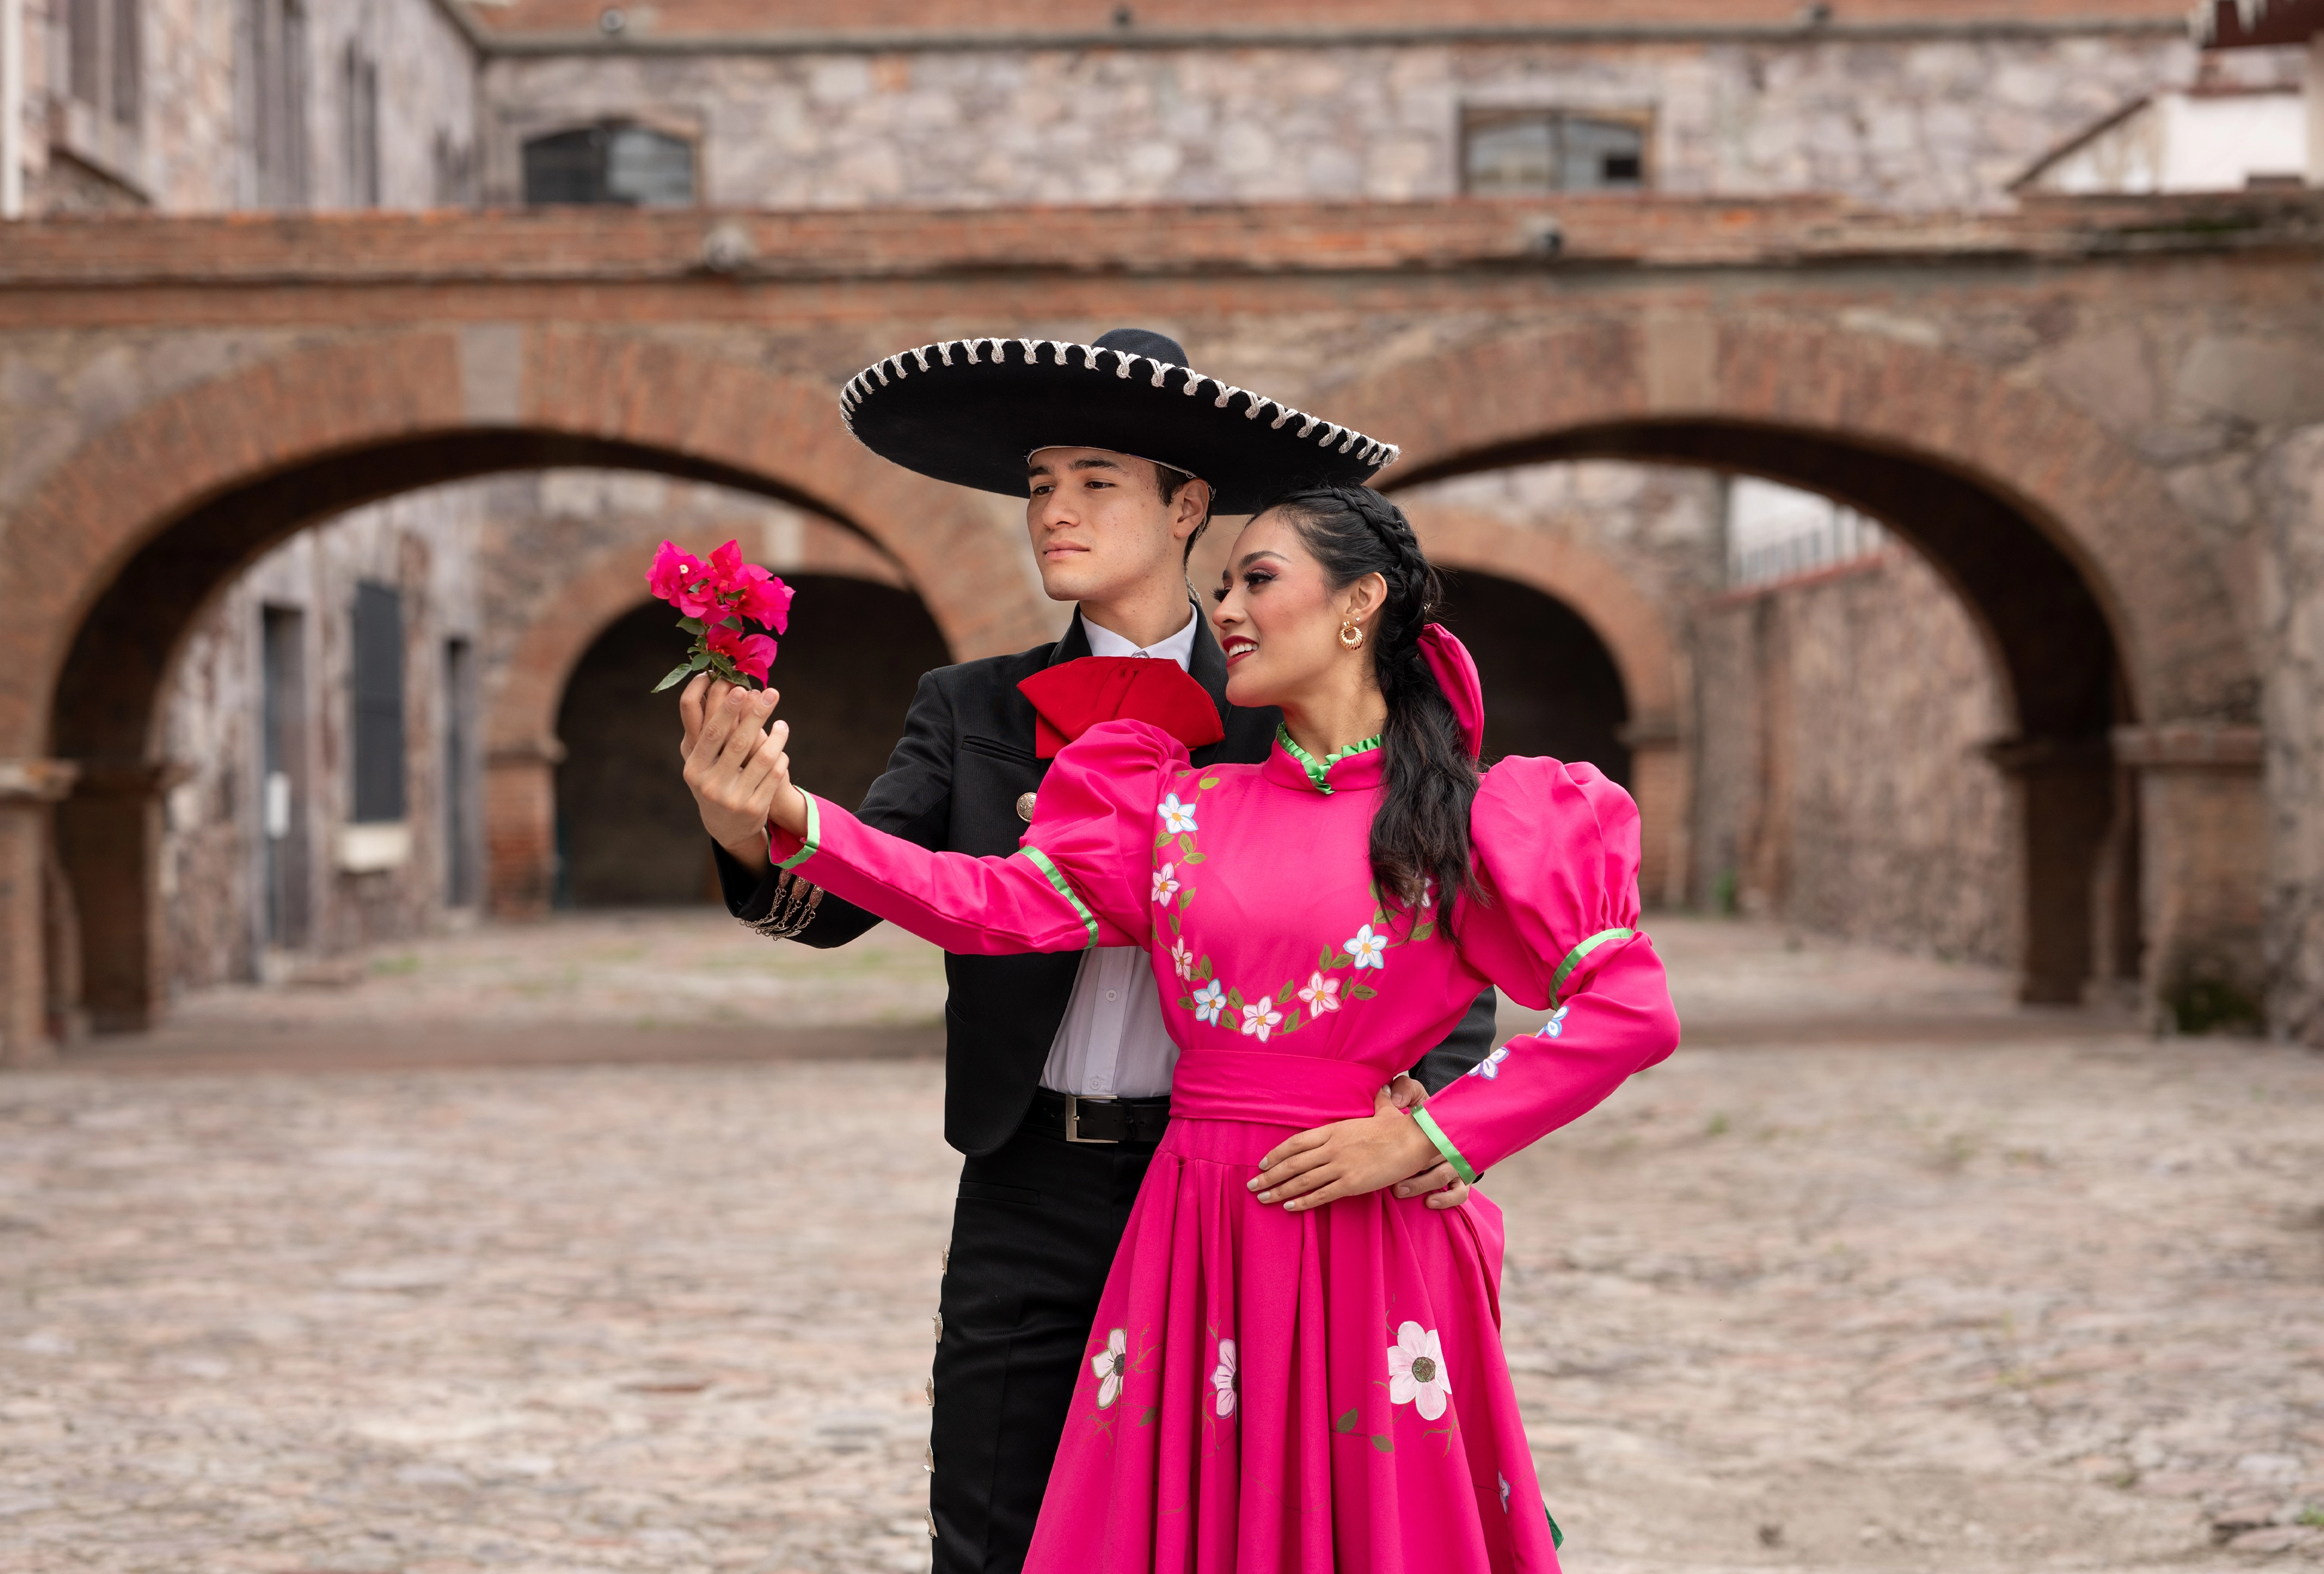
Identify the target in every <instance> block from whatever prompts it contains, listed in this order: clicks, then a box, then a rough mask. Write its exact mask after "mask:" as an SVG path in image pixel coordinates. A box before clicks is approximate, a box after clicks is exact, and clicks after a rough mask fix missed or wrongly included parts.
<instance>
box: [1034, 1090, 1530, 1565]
mask: <svg viewBox="0 0 2324 1574" xmlns="http://www.w3.org/2000/svg"><path fill="white" fill-rule="evenodd" d="M1223 1058H1224V1057H1222V1059H1223ZM1208 1059H1210V1057H1208V1056H1202V1057H1197V1056H1193V1055H1189V1056H1187V1057H1185V1058H1182V1060H1181V1062H1180V1068H1181V1069H1180V1076H1179V1079H1178V1080H1179V1084H1180V1091H1179V1092H1177V1093H1174V1096H1173V1102H1174V1104H1175V1105H1177V1106H1179V1108H1180V1109H1181V1110H1184V1111H1185V1113H1181V1114H1179V1115H1177V1116H1176V1117H1175V1118H1174V1119H1173V1120H1172V1122H1171V1125H1170V1129H1169V1132H1168V1134H1167V1135H1166V1136H1165V1137H1164V1139H1163V1142H1162V1144H1161V1147H1160V1150H1159V1151H1158V1152H1157V1154H1156V1155H1155V1159H1154V1164H1153V1167H1152V1169H1150V1170H1149V1171H1148V1172H1147V1176H1146V1183H1145V1186H1144V1188H1143V1189H1142V1190H1140V1191H1139V1197H1138V1202H1137V1206H1136V1208H1134V1209H1133V1210H1132V1212H1131V1214H1130V1227H1129V1230H1128V1232H1127V1233H1126V1234H1125V1235H1124V1236H1123V1237H1122V1243H1121V1250H1120V1254H1119V1255H1117V1256H1116V1257H1115V1258H1114V1262H1113V1269H1112V1272H1111V1274H1110V1275H1109V1276H1108V1278H1107V1280H1106V1287H1105V1294H1104V1296H1103V1298H1102V1301H1100V1303H1099V1310H1098V1315H1097V1321H1096V1324H1095V1326H1094V1328H1093V1329H1092V1330H1091V1337H1090V1343H1089V1347H1088V1359H1087V1361H1086V1362H1085V1364H1084V1366H1083V1369H1082V1374H1081V1379H1080V1382H1079V1383H1078V1384H1076V1386H1075V1388H1074V1400H1073V1408H1072V1410H1071V1411H1070V1412H1069V1413H1068V1415H1067V1417H1066V1421H1065V1435H1064V1438H1063V1440H1061V1442H1060V1443H1059V1445H1058V1449H1057V1458H1056V1468H1055V1469H1054V1470H1053V1471H1052V1472H1051V1474H1050V1477H1049V1486H1048V1493H1047V1496H1046V1497H1045V1498H1044V1499H1043V1500H1042V1505H1041V1518H1040V1523H1039V1525H1038V1527H1037V1529H1036V1531H1035V1532H1034V1535H1033V1547H1032V1552H1031V1555H1030V1557H1029V1558H1028V1560H1027V1563H1026V1569H1027V1570H1028V1574H1092V1571H1102V1574H1133V1571H1135V1574H1144V1571H1146V1570H1170V1571H1180V1570H1199V1571H1201V1574H1277V1571H1282V1574H1293V1571H1296V1574H1359V1571H1362V1574H1471V1571H1474V1574H1485V1571H1486V1570H1492V1571H1493V1574H1502V1571H1504V1570H1526V1571H1529V1574H1530V1571H1554V1570H1555V1569H1557V1566H1558V1563H1557V1553H1556V1551H1555V1550H1554V1542H1553V1538H1552V1534H1551V1528H1550V1522H1549V1519H1548V1516H1547V1515H1546V1514H1545V1512H1544V1508H1543V1505H1542V1497H1541V1488H1540V1486H1539V1484H1538V1482H1537V1481H1536V1480H1535V1476H1534V1468H1533V1455H1532V1451H1531V1449H1529V1448H1528V1447H1527V1446H1526V1435H1525V1428H1524V1425H1523V1424H1522V1422H1521V1421H1519V1419H1518V1415H1517V1393H1516V1391H1515V1389H1514V1388H1513V1387H1512V1386H1511V1384H1510V1381H1509V1373H1508V1363H1507V1361H1506V1360H1505V1359H1504V1358H1503V1356H1502V1353H1501V1338H1500V1307H1499V1282H1500V1260H1501V1222H1500V1210H1499V1208H1495V1207H1494V1206H1493V1205H1492V1204H1491V1203H1490V1202H1488V1201H1486V1200H1485V1199H1483V1198H1482V1197H1480V1196H1477V1195H1475V1194H1473V1193H1472V1194H1471V1198H1470V1200H1469V1201H1468V1202H1467V1203H1466V1204H1465V1205H1463V1206H1462V1207H1461V1208H1451V1209H1441V1210H1440V1209H1432V1208H1429V1207H1427V1205H1426V1200H1425V1199H1423V1198H1418V1197H1415V1198H1410V1199H1401V1200H1399V1199H1397V1197H1396V1196H1395V1194H1394V1193H1393V1192H1392V1191H1388V1190H1382V1191H1378V1192H1374V1193H1372V1194H1370V1195H1369V1196H1366V1197H1356V1198H1348V1199H1342V1200H1341V1201H1338V1202H1334V1203H1332V1204H1330V1205H1329V1206H1327V1207H1325V1208H1322V1209H1319V1210H1317V1211H1315V1212H1313V1213H1288V1214H1287V1213H1286V1212H1284V1210H1283V1209H1282V1208H1281V1207H1280V1206H1279V1205H1278V1206H1275V1207H1267V1206H1263V1205H1262V1204H1260V1203H1259V1201H1258V1200H1256V1199H1254V1198H1253V1197H1252V1195H1251V1194H1250V1191H1248V1190H1246V1189H1245V1184H1244V1183H1245V1182H1246V1181H1248V1180H1250V1178H1251V1177H1252V1176H1253V1175H1255V1174H1257V1173H1258V1161H1259V1157H1260V1155H1262V1154H1264V1153H1266V1152H1267V1151H1268V1149H1270V1148H1272V1147H1274V1146H1275V1145H1276V1144H1277V1143H1279V1142H1281V1141H1282V1140H1283V1139H1284V1138H1286V1136H1289V1135H1291V1134H1294V1133H1295V1132H1297V1131H1301V1130H1305V1129H1306V1128H1307V1127H1308V1126H1310V1125H1316V1124H1320V1122H1319V1121H1318V1120H1316V1119H1313V1118H1306V1117H1307V1116H1312V1115H1314V1113H1315V1111H1314V1110H1312V1109H1308V1110H1296V1109H1294V1110H1286V1107H1285V1104H1284V1103H1283V1102H1279V1101H1276V1100H1273V1099H1268V1102H1270V1103H1273V1105H1274V1113H1275V1115H1276V1119H1275V1120H1271V1121H1253V1120H1248V1119H1215V1118H1203V1117H1201V1116H1199V1115H1195V1114H1194V1111H1193V1110H1187V1109H1186V1107H1185V1106H1186V1104H1188V1103H1192V1104H1193V1105H1194V1107H1195V1108H1196V1109H1199V1108H1201V1107H1203V1105H1204V1104H1205V1103H1213V1102H1215V1103H1218V1104H1227V1105H1230V1106H1239V1107H1238V1112H1239V1113H1240V1109H1246V1108H1250V1105H1251V1104H1252V1103H1255V1102H1257V1100H1250V1099H1245V1098H1237V1099H1234V1100H1231V1101H1228V1100H1218V1101H1208V1100H1204V1099H1203V1097H1202V1091H1201V1084H1202V1083H1203V1082H1204V1081H1205V1080H1207V1079H1205V1078H1204V1077H1203V1075H1202V1072H1203V1070H1204V1069H1205V1068H1201V1067H1190V1066H1189V1065H1188V1062H1189V1061H1192V1060H1208ZM1232 1059H1233V1060H1235V1061H1237V1062H1239V1065H1238V1066H1237V1068H1236V1069H1238V1070H1239V1071H1241V1072H1243V1073H1245V1074H1246V1075H1247V1074H1248V1072H1249V1070H1250V1062H1251V1061H1253V1060H1259V1061H1266V1062H1278V1063H1279V1062H1284V1061H1290V1060H1294V1059H1296V1058H1295V1057H1289V1056H1274V1055H1259V1056H1250V1057H1244V1056H1235V1057H1232ZM1330 1064H1331V1063H1329V1062H1325V1063H1323V1065H1330ZM1307 1066H1308V1067H1309V1068H1315V1069H1321V1068H1320V1067H1318V1063H1317V1062H1314V1061H1308V1062H1307ZM1268 1069H1272V1070H1279V1071H1280V1072H1282V1073H1285V1074H1286V1079H1291V1078H1298V1079H1300V1080H1305V1077H1303V1076H1301V1074H1300V1070H1299V1068H1297V1067H1295V1066H1291V1065H1281V1064H1278V1065H1277V1066H1274V1067H1270V1068H1268ZM1333 1069H1334V1070H1338V1069H1341V1068H1338V1067H1333ZM1346 1069H1348V1070H1353V1069H1354V1068H1346ZM1190 1070H1191V1071H1193V1072H1194V1073H1195V1074H1194V1076H1192V1077H1190V1076H1189V1075H1188V1072H1189V1071H1190ZM1261 1080H1262V1081H1266V1080H1274V1079H1273V1078H1262V1079H1261ZM1324 1080H1331V1079H1330V1078H1328V1077H1327V1078H1325V1079H1324ZM1190 1084H1193V1086H1190ZM1187 1095H1192V1096H1193V1097H1191V1098H1188V1097H1186V1096H1187ZM1262 1096H1263V1095H1262ZM1346 1097H1347V1093H1346V1090H1345V1089H1342V1090H1339V1091H1338V1095H1337V1097H1333V1099H1332V1100H1331V1102H1332V1103H1333V1105H1334V1106H1336V1105H1337V1104H1340V1103H1343V1102H1345V1101H1346ZM1364 1106H1365V1109H1366V1110H1367V1111H1368V1110H1369V1097H1365V1099H1364ZM1254 1112H1255V1111H1254ZM1351 1113H1353V1112H1352V1111H1350V1110H1346V1109H1341V1110H1339V1112H1338V1113H1337V1114H1330V1113H1325V1114H1323V1116H1322V1118H1323V1119H1337V1118H1344V1117H1345V1116H1347V1115H1348V1114H1351ZM1286 1114H1288V1115H1291V1116H1293V1117H1294V1118H1296V1119H1299V1120H1300V1121H1301V1124H1299V1125H1281V1124H1278V1122H1279V1121H1280V1120H1281V1119H1282V1118H1283V1117H1284V1116H1285V1115H1286ZM1190 1116H1191V1117H1190Z"/></svg>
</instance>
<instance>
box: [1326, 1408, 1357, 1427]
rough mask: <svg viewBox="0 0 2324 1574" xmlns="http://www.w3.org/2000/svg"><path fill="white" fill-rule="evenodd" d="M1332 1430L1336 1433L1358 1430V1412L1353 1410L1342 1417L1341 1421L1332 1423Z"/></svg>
mask: <svg viewBox="0 0 2324 1574" xmlns="http://www.w3.org/2000/svg"><path fill="white" fill-rule="evenodd" d="M1332 1430H1333V1431H1335V1432H1351V1431H1354V1430H1356V1412H1354V1411H1352V1410H1351V1411H1349V1412H1348V1413H1347V1414H1345V1415H1343V1416H1342V1417H1341V1418H1340V1419H1339V1420H1337V1421H1333V1423H1332Z"/></svg>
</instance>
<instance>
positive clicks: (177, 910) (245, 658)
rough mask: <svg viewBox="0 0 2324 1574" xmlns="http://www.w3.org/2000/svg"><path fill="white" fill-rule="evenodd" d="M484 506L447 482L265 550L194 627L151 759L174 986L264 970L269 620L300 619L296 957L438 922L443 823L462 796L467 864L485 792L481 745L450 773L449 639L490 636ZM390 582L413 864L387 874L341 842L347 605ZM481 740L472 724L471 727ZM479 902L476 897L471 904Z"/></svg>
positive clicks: (346, 794) (347, 802)
mask: <svg viewBox="0 0 2324 1574" xmlns="http://www.w3.org/2000/svg"><path fill="white" fill-rule="evenodd" d="M480 501H481V499H480V497H479V495H478V494H477V493H476V492H475V490H474V489H472V488H466V487H441V488H435V489H431V490H429V491H424V492H417V493H411V494H408V495H404V496H402V497H398V498H394V499H392V500H390V501H388V502H385V503H381V504H376V505H372V506H369V507H365V508H362V509H358V510H355V512H353V513H351V514H345V515H342V516H341V517H339V518H337V519H336V520H333V521H331V522H330V523H326V524H323V525H320V526H318V527H317V528H315V529H313V530H309V531H307V532H303V533H301V534H300V535H298V536H296V537H294V538H293V539H292V540H291V541H289V542H285V543H284V544H283V545H281V547H278V548H276V549H275V550H274V551H272V552H269V553H268V554H267V555H266V556H265V557H264V558H263V559H261V560H259V561H258V562H257V563H256V564H254V565H253V566H252V568H251V569H249V570H248V571H247V572H246V573H244V575H242V576H241V577H240V578H239V579H236V580H235V582H234V583H233V584H232V585H230V586H229V587H228V588H226V591H225V592H224V594H223V595H221V596H220V597H218V599H217V604H216V605H215V606H213V607H212V608H211V609H210V611H209V613H208V616H205V617H204V618H203V619H202V621H201V623H200V625H198V627H197V628H196V630H195V631H194V633H193V634H192V636H191V637H190V639H189V641H188V642H187V644H186V647H185V649H184V651H183V653H182V654H181V655H180V659H179V661H178V663H177V665H176V669H175V671H174V673H173V675H172V679H171V684H170V687H169V690H168V693H167V697H166V699H164V702H163V706H162V712H161V714H162V722H161V726H162V738H163V741H162V752H163V756H164V758H165V759H166V760H167V761H168V762H170V765H169V769H170V772H171V777H172V779H173V781H174V785H172V786H171V789H170V791H169V793H168V797H167V799H166V800H165V818H166V829H165V832H164V838H163V842H162V855H161V895H162V905H163V909H164V913H165V917H166V921H167V923H168V927H169V946H168V954H169V958H170V977H171V985H172V986H173V987H175V988H180V989H182V988H188V987H197V986H203V985H208V984H216V983H221V982H226V981H229V980H246V979H250V978H254V977H259V976H260V975H261V974H262V973H263V972H265V971H266V970H267V968H268V966H269V963H268V951H269V949H270V946H269V937H268V924H267V916H266V910H267V902H268V892H267V873H266V860H267V856H268V855H267V845H268V841H269V839H270V838H268V836H267V833H266V827H265V823H264V822H265V816H266V812H267V811H266V805H265V795H266V792H267V788H266V783H265V771H264V767H263V758H262V753H261V751H262V748H263V743H262V739H261V726H262V722H261V711H262V707H263V703H264V699H263V681H264V680H263V671H262V662H263V652H262V641H263V634H262V626H263V619H264V617H265V615H266V612H267V609H269V608H275V609H283V610H291V611H295V612H297V613H299V614H300V621H301V624H302V625H303V626H302V633H303V639H302V641H301V647H302V657H303V660H302V663H301V664H302V666H303V673H302V678H303V681H301V682H300V684H299V685H298V692H299V694H300V706H299V709H300V712H301V713H302V715H303V726H302V727H300V729H299V731H300V733H302V734H303V747H302V748H300V749H299V750H298V751H297V755H296V757H295V758H294V759H292V760H291V761H289V762H286V763H287V764H290V766H291V769H290V771H289V772H288V773H287V774H288V775H289V776H290V777H291V781H292V782H294V783H295V787H294V794H295V796H294V798H293V800H292V801H291V808H292V815H291V822H290V823H291V829H290V832H289V835H288V836H286V837H284V838H280V839H281V841H282V842H283V843H285V844H288V845H286V846H284V847H282V848H281V853H280V856H283V857H284V858H286V859H287V860H288V862H287V863H286V866H285V867H286V869H287V870H289V871H290V872H291V878H292V879H293V880H294V881H295V882H296V884H298V886H299V887H300V889H299V890H298V891H297V892H296V893H293V894H291V901H292V902H293V903H296V904H297V908H298V910H299V911H300V912H302V913H303V918H302V919H301V920H298V921H293V924H292V927H291V940H292V944H291V946H290V947H289V948H286V949H295V950H300V951H306V950H312V951H316V952H320V953H324V954H328V953H331V952H336V951H341V950H345V949H348V948H350V947H353V946H358V945H362V944H365V943H367V942H370V941H374V940H384V939H389V938H392V937H396V936H401V935H408V934H415V933H421V932H425V931H428V930H429V929H432V928H435V927H438V926H439V925H440V924H441V923H442V922H443V921H444V914H445V912H446V910H447V894H448V893H447V883H448V880H449V870H450V864H451V858H452V856H453V850H452V848H451V847H450V846H449V845H448V843H447V836H448V834H449V828H450V825H451V822H452V819H453V816H452V815H451V814H450V812H449V810H450V805H449V803H448V802H447V794H448V793H450V792H461V793H463V794H465V795H466V800H467V801H466V804H465V805H464V806H463V809H464V812H463V814H462V815H461V817H460V818H461V819H463V821H464V822H465V824H466V826H467V827H469V828H470V830H469V835H470V837H471V838H472V845H471V846H470V847H468V848H467V849H466V855H465V856H466V857H468V858H470V859H472V860H474V859H475V858H477V857H478V856H479V855H480V851H481V848H480V846H478V845H475V843H474V838H475V830H474V828H475V824H476V819H475V798H476V795H477V792H478V780H477V777H476V772H475V755H474V752H473V748H474V745H473V744H472V745H471V755H470V761H471V769H470V772H469V776H468V779H467V780H466V781H465V782H449V781H447V770H446V755H445V743H446V736H447V722H448V720H449V718H448V716H447V672H446V665H445V663H446V660H447V657H446V643H447V641H450V640H456V639H457V640H465V641H467V642H469V643H470V646H471V648H472V649H473V648H474V646H475V641H476V638H477V635H478V633H479V631H480V629H481V628H482V627H483V626H484V617H483V614H482V606H483V602H482V598H481V597H480V596H479V594H478V586H477V583H476V574H475V561H476V551H475V547H476V540H477V536H478V534H479V532H481V530H482V528H483V514H482V511H481V509H480V507H479V506H478V505H479V503H480ZM361 580H369V581H374V582H377V583H381V584H385V585H389V586H392V587H394V588H396V589H397V591H398V592H399V593H400V595H401V607H402V615H403V634H404V641H403V655H404V671H403V689H404V702H405V710H404V738H405V773H404V796H405V802H406V811H405V818H404V819H403V821H402V823H403V825H404V826H405V827H406V828H408V832H409V847H408V852H407V854H406V856H403V857H401V859H400V860H398V861H397V863H396V866H394V867H392V868H383V869H372V870H366V871H364V872H350V871H349V870H347V869H346V868H345V867H343V866H342V865H343V863H345V862H346V856H345V850H344V848H343V845H342V835H343V832H344V830H345V828H346V825H347V824H348V822H349V820H350V819H351V800H352V793H353V787H352V781H351V772H352V770H353V764H352V759H351V754H352V745H351V738H350V733H351V725H352V724H351V712H350V708H349V707H350V704H351V700H350V695H351V692H352V690H351V686H350V681H349V671H350V665H351V662H352V649H351V637H350V635H351V628H352V608H353V606H354V602H355V587H356V584H357V582H358V581H361ZM470 726H471V736H472V737H473V736H474V732H473V727H474V722H473V719H472V720H471V723H470ZM472 900H473V899H472Z"/></svg>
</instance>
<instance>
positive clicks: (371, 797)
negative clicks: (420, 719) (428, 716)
mask: <svg viewBox="0 0 2324 1574" xmlns="http://www.w3.org/2000/svg"><path fill="white" fill-rule="evenodd" d="M354 643H355V663H354V666H355V670H354V673H353V676H352V681H350V683H349V685H348V687H349V688H350V689H351V690H353V698H354V701H355V813H354V814H353V815H352V816H351V817H350V818H351V819H354V820H355V822H356V823H358V824H364V823H369V822H374V821H379V820H397V819H402V818H403V597H402V596H401V593H399V592H398V591H396V590H394V589H393V588H391V587H389V586H385V585H374V584H372V583H371V582H370V581H368V580H366V581H364V583H362V584H359V585H357V586H356V587H355V639H354Z"/></svg>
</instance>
